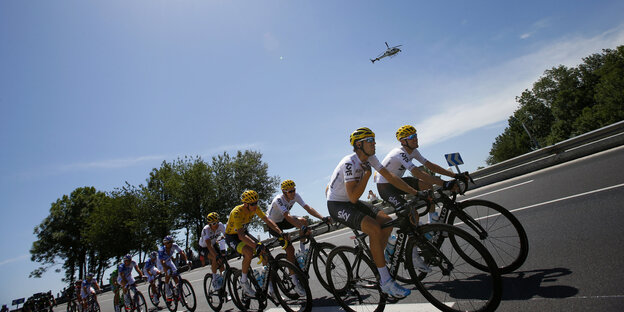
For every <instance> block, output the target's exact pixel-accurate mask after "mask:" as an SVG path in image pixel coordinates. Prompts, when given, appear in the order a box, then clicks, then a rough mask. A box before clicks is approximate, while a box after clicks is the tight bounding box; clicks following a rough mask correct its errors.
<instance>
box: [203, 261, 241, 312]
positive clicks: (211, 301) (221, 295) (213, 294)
mask: <svg viewBox="0 0 624 312" xmlns="http://www.w3.org/2000/svg"><path fill="white" fill-rule="evenodd" d="M217 252H218V251H217ZM217 262H218V263H219V266H221V264H223V265H225V270H224V271H223V275H222V276H223V285H222V286H221V288H220V289H214V288H213V287H212V272H208V273H206V275H205V276H204V295H205V296H206V301H208V305H209V306H210V307H211V308H212V309H213V310H214V311H220V310H221V307H222V306H223V302H227V301H229V300H233V299H234V298H233V297H232V296H228V292H229V293H230V294H231V293H232V276H233V275H234V274H235V273H236V271H237V270H238V269H235V268H232V267H231V266H230V264H229V263H228V261H227V259H226V258H225V257H224V256H223V255H222V254H221V253H220V252H218V255H217ZM226 285H227V290H226ZM235 305H236V306H238V304H236V303H235Z"/></svg>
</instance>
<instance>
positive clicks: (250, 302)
mask: <svg viewBox="0 0 624 312" xmlns="http://www.w3.org/2000/svg"><path fill="white" fill-rule="evenodd" d="M241 277H242V271H240V270H238V271H236V272H235V273H234V275H233V281H232V288H233V290H234V291H233V296H232V297H235V298H236V300H235V302H234V304H235V305H236V307H238V308H239V309H240V310H241V311H262V310H264V308H266V305H267V302H266V300H267V299H266V296H265V294H263V293H262V288H260V286H259V285H258V282H257V281H256V277H255V276H254V275H253V270H251V269H250V270H249V273H248V277H249V278H248V279H247V282H248V283H251V287H252V288H253V289H254V290H255V291H256V294H255V295H254V296H249V295H247V294H246V293H245V291H244V290H243V286H242V281H241ZM237 301H238V304H236V303H237Z"/></svg>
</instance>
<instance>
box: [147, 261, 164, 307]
mask: <svg viewBox="0 0 624 312" xmlns="http://www.w3.org/2000/svg"><path fill="white" fill-rule="evenodd" d="M143 274H144V276H147V282H148V283H149V287H151V288H152V296H155V298H154V303H156V305H158V303H160V299H159V298H160V293H159V292H158V289H157V288H156V277H157V276H158V274H160V270H159V269H158V253H157V252H155V251H152V252H151V253H150V256H149V259H147V261H145V263H144V264H143Z"/></svg>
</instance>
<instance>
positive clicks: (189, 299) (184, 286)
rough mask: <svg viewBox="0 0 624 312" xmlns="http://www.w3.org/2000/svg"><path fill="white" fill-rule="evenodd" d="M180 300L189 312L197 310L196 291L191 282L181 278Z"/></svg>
mask: <svg viewBox="0 0 624 312" xmlns="http://www.w3.org/2000/svg"><path fill="white" fill-rule="evenodd" d="M179 287H180V289H179V291H180V299H181V301H182V305H183V306H185V307H186V308H187V309H188V310H189V311H191V312H193V311H195V309H196V308H197V297H196V296H195V290H194V289H193V286H192V285H191V283H189V281H187V280H185V279H183V278H180V285H179Z"/></svg>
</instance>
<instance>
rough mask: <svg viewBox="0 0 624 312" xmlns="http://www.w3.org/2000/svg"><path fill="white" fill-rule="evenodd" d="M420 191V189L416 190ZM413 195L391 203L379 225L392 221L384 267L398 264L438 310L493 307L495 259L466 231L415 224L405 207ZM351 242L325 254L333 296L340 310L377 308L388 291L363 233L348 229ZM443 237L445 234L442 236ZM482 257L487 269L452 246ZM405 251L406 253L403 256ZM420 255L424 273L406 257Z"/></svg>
mask: <svg viewBox="0 0 624 312" xmlns="http://www.w3.org/2000/svg"><path fill="white" fill-rule="evenodd" d="M421 196H422V195H421ZM414 202H415V200H414V201H410V202H408V204H407V205H404V206H402V207H400V208H399V209H397V213H396V215H397V218H396V219H394V220H392V221H390V222H387V223H385V224H383V225H382V228H387V227H396V228H398V231H397V234H398V235H397V241H396V246H395V252H394V253H393V254H392V256H391V258H390V263H389V267H390V269H389V273H390V276H391V277H392V278H395V279H396V278H397V272H398V268H399V267H400V265H401V264H404V265H405V267H406V268H407V271H408V272H409V275H410V277H411V278H410V281H413V283H414V284H415V285H416V287H417V288H418V290H419V291H420V293H422V295H423V296H424V297H425V298H426V299H427V300H428V301H429V302H430V303H431V304H433V305H434V306H435V307H436V308H438V309H440V310H442V311H493V310H495V309H496V308H497V307H498V305H499V304H500V301H501V297H502V279H501V275H500V272H499V270H498V269H497V267H496V262H495V261H494V259H493V258H492V255H490V253H489V252H488V251H487V249H486V248H485V247H484V246H483V245H482V244H481V243H479V241H478V240H477V239H476V238H474V237H473V236H472V235H471V234H469V233H467V232H466V231H464V230H462V229H459V228H457V227H454V226H451V225H448V224H441V223H440V224H426V225H420V226H419V225H417V223H416V222H415V220H417V219H416V218H415V214H417V213H418V212H417V210H416V209H415V208H411V207H413V206H414V205H413V204H414ZM352 230H353V232H354V233H355V237H354V239H355V247H349V246H340V247H336V248H335V249H334V250H332V252H331V253H330V254H329V257H328V259H327V262H328V263H330V264H331V267H330V266H327V268H326V275H327V279H328V282H329V285H330V287H331V288H332V293H333V294H334V296H335V298H336V301H338V303H339V304H340V306H342V307H343V308H344V309H345V310H346V311H362V310H374V311H382V310H383V309H384V308H385V304H386V302H387V301H390V302H396V301H398V300H399V298H393V297H389V296H388V295H386V294H385V293H383V292H382V291H381V287H380V284H379V282H378V281H379V272H378V270H377V268H376V266H375V264H374V263H373V261H372V260H371V259H372V254H371V250H370V248H369V247H368V244H367V243H366V241H365V238H366V237H367V235H366V234H365V233H361V232H359V231H358V230H355V229H352ZM446 238H449V239H446ZM457 250H462V253H464V254H470V255H472V257H473V258H477V259H480V260H482V261H483V263H484V264H485V265H487V267H486V268H487V271H485V272H483V271H481V270H480V269H477V268H475V267H473V266H472V265H471V264H470V263H467V261H466V260H465V259H464V257H463V256H462V255H461V254H460V253H459V252H458V251H457ZM406 255H411V257H408V256H406ZM418 256H420V257H422V258H423V259H424V261H425V263H426V264H427V265H428V266H429V267H430V269H431V272H430V273H423V272H420V271H418V272H417V271H416V270H417V269H416V266H415V265H414V262H413V261H411V260H410V259H414V258H415V257H418Z"/></svg>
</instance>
